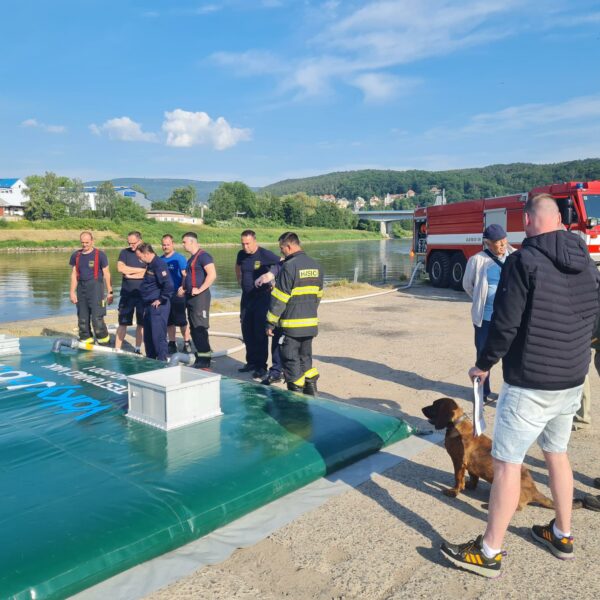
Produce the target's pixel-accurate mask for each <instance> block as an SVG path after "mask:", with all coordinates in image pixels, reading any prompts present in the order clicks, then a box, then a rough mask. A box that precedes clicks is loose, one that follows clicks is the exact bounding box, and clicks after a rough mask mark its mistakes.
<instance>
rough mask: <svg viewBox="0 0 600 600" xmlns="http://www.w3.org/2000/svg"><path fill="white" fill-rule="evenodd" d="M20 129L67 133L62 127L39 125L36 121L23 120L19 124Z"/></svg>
mask: <svg viewBox="0 0 600 600" xmlns="http://www.w3.org/2000/svg"><path fill="white" fill-rule="evenodd" d="M21 127H33V128H37V129H41V130H42V131H45V132H46V133H65V132H66V131H67V128H66V127H65V126H64V125H47V124H46V123H40V122H39V121H38V120H37V119H25V120H24V121H23V122H22V123H21Z"/></svg>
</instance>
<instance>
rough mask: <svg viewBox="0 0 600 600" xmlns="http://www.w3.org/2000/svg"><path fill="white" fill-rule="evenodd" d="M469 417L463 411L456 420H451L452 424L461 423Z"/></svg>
mask: <svg viewBox="0 0 600 600" xmlns="http://www.w3.org/2000/svg"><path fill="white" fill-rule="evenodd" d="M468 418H469V417H467V415H466V414H465V413H463V414H462V415H460V417H458V419H456V421H452V425H454V426H456V425H458V424H459V423H462V422H463V421H466V420H467V419H468Z"/></svg>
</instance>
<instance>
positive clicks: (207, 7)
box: [193, 4, 222, 15]
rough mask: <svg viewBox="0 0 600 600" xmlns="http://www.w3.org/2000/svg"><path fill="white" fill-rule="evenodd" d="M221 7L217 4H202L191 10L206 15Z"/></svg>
mask: <svg viewBox="0 0 600 600" xmlns="http://www.w3.org/2000/svg"><path fill="white" fill-rule="evenodd" d="M221 8H222V7H221V6H219V5H218V4H205V5H204V6H199V7H198V8H196V9H195V10H194V11H193V12H194V14H196V15H208V14H210V13H214V12H217V11H219V10H221Z"/></svg>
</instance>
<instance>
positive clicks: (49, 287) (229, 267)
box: [0, 240, 412, 322]
mask: <svg viewBox="0 0 600 600" xmlns="http://www.w3.org/2000/svg"><path fill="white" fill-rule="evenodd" d="M266 247H267V248H269V249H271V250H272V251H273V252H277V250H278V248H277V246H274V245H268V246H266ZM304 249H305V250H306V252H307V253H308V254H310V255H311V256H312V257H313V258H315V259H316V260H317V261H318V262H319V263H320V264H321V266H322V267H323V270H324V271H325V281H326V282H332V281H336V280H339V279H349V280H353V279H354V273H355V269H358V281H366V282H370V283H378V282H381V281H382V280H383V266H384V265H386V267H387V279H388V281H397V280H398V279H399V277H400V276H401V275H409V274H410V269H411V264H412V262H411V259H410V257H409V254H408V253H409V251H410V240H380V241H355V242H327V243H323V242H312V243H306V244H304ZM238 250H239V247H237V246H235V247H234V246H229V247H215V248H207V252H209V253H210V254H211V255H212V256H213V258H214V260H215V265H216V267H217V276H218V278H217V281H216V283H215V285H214V286H213V287H212V288H211V289H212V295H213V298H222V297H227V296H235V295H237V294H239V288H238V285H237V281H236V279H235V272H234V264H235V259H236V256H237V253H238ZM71 252H72V251H68V252H62V251H61V252H59V251H53V252H27V253H16V254H12V253H10V254H6V253H2V254H0V322H6V321H21V320H27V319H39V318H43V317H51V316H55V315H64V314H69V313H74V312H75V308H74V307H73V305H72V304H71V303H70V301H69V282H70V270H71V268H70V267H69V264H68V263H69V257H70V255H71ZM107 254H108V260H109V264H110V267H111V275H112V276H113V279H114V283H113V288H114V291H115V305H116V303H117V302H118V297H119V296H118V294H119V288H120V283H121V277H120V276H119V275H118V273H117V272H116V262H117V256H118V254H119V251H118V250H109V251H108V252H107Z"/></svg>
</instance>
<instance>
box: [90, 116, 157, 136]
mask: <svg viewBox="0 0 600 600" xmlns="http://www.w3.org/2000/svg"><path fill="white" fill-rule="evenodd" d="M90 131H91V132H92V133H93V134H95V135H103V134H106V135H107V136H108V138H109V139H111V140H119V141H121V142H155V141H157V137H156V134H155V133H152V132H144V131H142V126H141V124H140V123H136V122H135V121H133V120H132V119H130V118H129V117H116V118H114V119H108V121H105V122H104V123H103V124H102V125H95V124H94V123H92V124H91V125H90Z"/></svg>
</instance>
